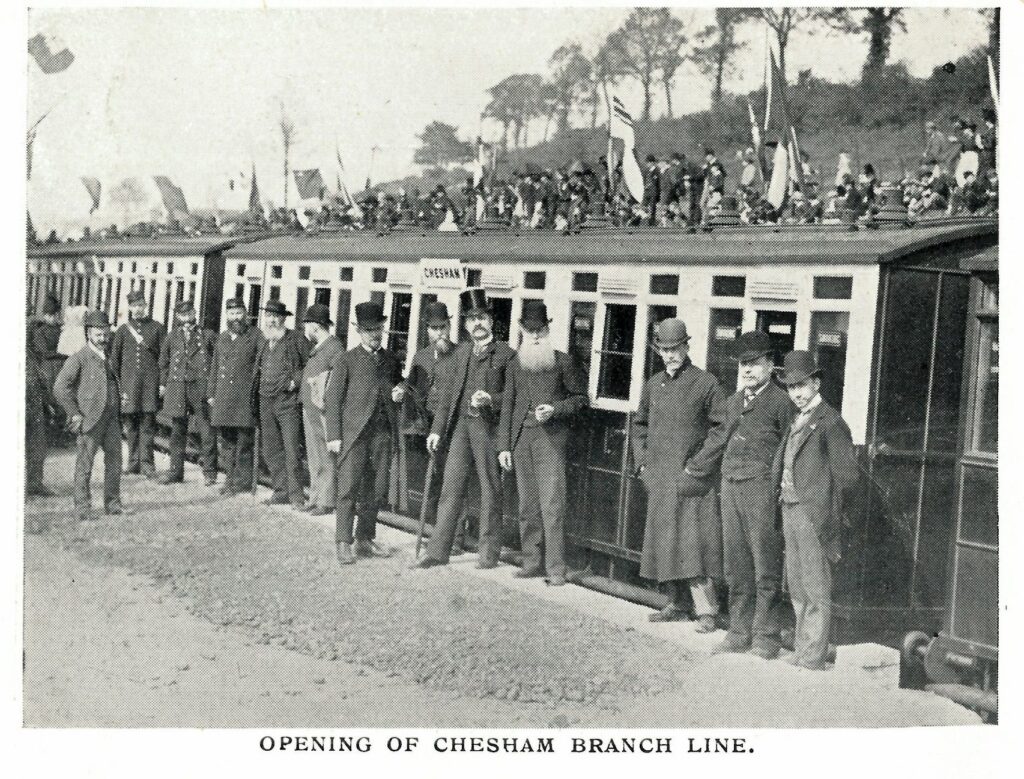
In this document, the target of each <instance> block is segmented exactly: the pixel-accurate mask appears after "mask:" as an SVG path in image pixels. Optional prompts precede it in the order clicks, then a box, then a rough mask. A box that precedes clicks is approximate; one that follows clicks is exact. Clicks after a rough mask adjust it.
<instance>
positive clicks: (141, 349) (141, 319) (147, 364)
mask: <svg viewBox="0 0 1024 779" xmlns="http://www.w3.org/2000/svg"><path fill="white" fill-rule="evenodd" d="M164 337H165V332H164V326H163V325H161V324H160V323H159V322H155V321H154V320H153V319H152V318H151V317H150V316H149V310H148V308H147V306H146V296H145V295H144V294H143V292H142V290H141V289H138V290H135V291H133V292H131V293H129V295H128V320H127V321H126V322H125V323H124V324H123V325H121V326H120V327H119V328H117V332H115V333H114V339H113V342H112V343H111V345H110V365H111V367H112V368H113V370H114V373H115V374H117V378H118V384H119V385H120V387H121V424H122V426H123V427H124V435H125V438H126V439H127V440H128V464H127V465H126V466H125V469H124V472H125V473H126V474H128V473H141V474H143V475H145V476H152V475H153V474H154V473H155V472H156V467H155V465H154V462H153V432H154V431H155V429H156V411H157V407H158V403H159V402H160V352H161V351H162V350H163V345H164Z"/></svg>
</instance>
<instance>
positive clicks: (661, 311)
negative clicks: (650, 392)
mask: <svg viewBox="0 0 1024 779" xmlns="http://www.w3.org/2000/svg"><path fill="white" fill-rule="evenodd" d="M670 278H675V279H676V281H677V282H678V281H679V279H678V277H675V276H671V277H670ZM651 286H652V287H653V286H654V277H652V278H651ZM651 291H652V292H653V291H654V290H651ZM675 315H676V307H675V306H651V307H650V308H649V309H647V345H648V346H654V329H655V328H656V327H657V326H658V323H659V322H662V321H663V320H665V319H671V318H672V317H674V316H675ZM646 354H647V356H646V357H645V358H644V378H645V379H649V378H651V376H653V375H654V374H655V373H660V372H661V371H663V370H665V363H664V362H662V360H661V355H660V354H658V353H657V352H656V351H655V350H654V349H647V350H646Z"/></svg>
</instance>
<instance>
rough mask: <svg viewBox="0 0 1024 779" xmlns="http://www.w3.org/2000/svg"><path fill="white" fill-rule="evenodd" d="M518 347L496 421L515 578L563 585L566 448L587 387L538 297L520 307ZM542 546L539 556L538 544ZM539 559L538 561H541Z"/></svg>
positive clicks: (582, 404) (564, 571)
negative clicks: (515, 543) (511, 491)
mask: <svg viewBox="0 0 1024 779" xmlns="http://www.w3.org/2000/svg"><path fill="white" fill-rule="evenodd" d="M519 324H520V326H521V327H522V328H523V342H522V344H521V345H520V346H519V349H518V351H517V352H516V356H515V358H514V359H513V360H512V362H511V363H510V364H509V368H508V371H507V373H506V381H505V393H504V397H503V399H502V405H501V418H500V420H499V422H498V446H497V449H498V452H499V454H498V462H499V463H500V465H501V467H502V468H504V469H505V470H506V471H511V470H512V468H513V466H514V467H515V472H516V486H517V488H518V492H519V535H520V540H521V542H522V551H523V566H522V568H521V569H519V570H518V571H516V573H515V576H517V577H520V578H529V577H532V576H543V575H544V573H545V570H546V572H547V581H548V584H550V585H551V586H553V587H557V586H561V585H563V584H565V573H566V568H565V503H566V486H565V446H566V439H567V437H568V435H569V431H570V430H571V429H572V425H573V423H574V421H575V418H576V414H577V413H578V412H579V410H580V409H581V408H583V406H584V405H585V404H586V401H587V395H586V387H585V386H584V384H583V377H582V376H581V375H580V372H579V371H578V370H577V368H576V365H575V364H574V363H573V360H572V359H571V358H570V357H569V356H568V355H567V354H565V353H564V352H559V351H555V349H554V347H553V346H552V345H551V329H550V325H551V320H550V319H548V310H547V306H545V305H544V303H543V302H541V301H539V300H527V301H524V302H523V313H522V316H521V318H520V320H519ZM542 543H543V547H544V549H543V554H542V552H541V545H542ZM542 559H543V562H542Z"/></svg>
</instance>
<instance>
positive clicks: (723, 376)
mask: <svg viewBox="0 0 1024 779" xmlns="http://www.w3.org/2000/svg"><path fill="white" fill-rule="evenodd" d="M709 325H710V326H709V327H708V356H707V360H706V364H705V368H706V370H707V372H708V373H710V374H711V375H712V376H714V377H715V378H716V379H718V383H719V384H720V385H722V389H723V390H725V392H726V393H731V392H732V391H733V390H735V389H736V377H737V375H738V372H739V363H737V362H736V354H735V349H734V348H733V342H734V341H735V340H736V336H738V335H739V334H740V330H741V329H742V327H743V310H742V309H739V308H713V309H711V319H710V323H709Z"/></svg>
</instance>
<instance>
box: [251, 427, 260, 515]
mask: <svg viewBox="0 0 1024 779" xmlns="http://www.w3.org/2000/svg"><path fill="white" fill-rule="evenodd" d="M259 479H260V426H259V424H257V425H256V429H255V431H254V432H253V436H252V486H251V488H250V492H251V493H252V496H253V497H254V498H255V497H256V487H257V486H258V485H259Z"/></svg>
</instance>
